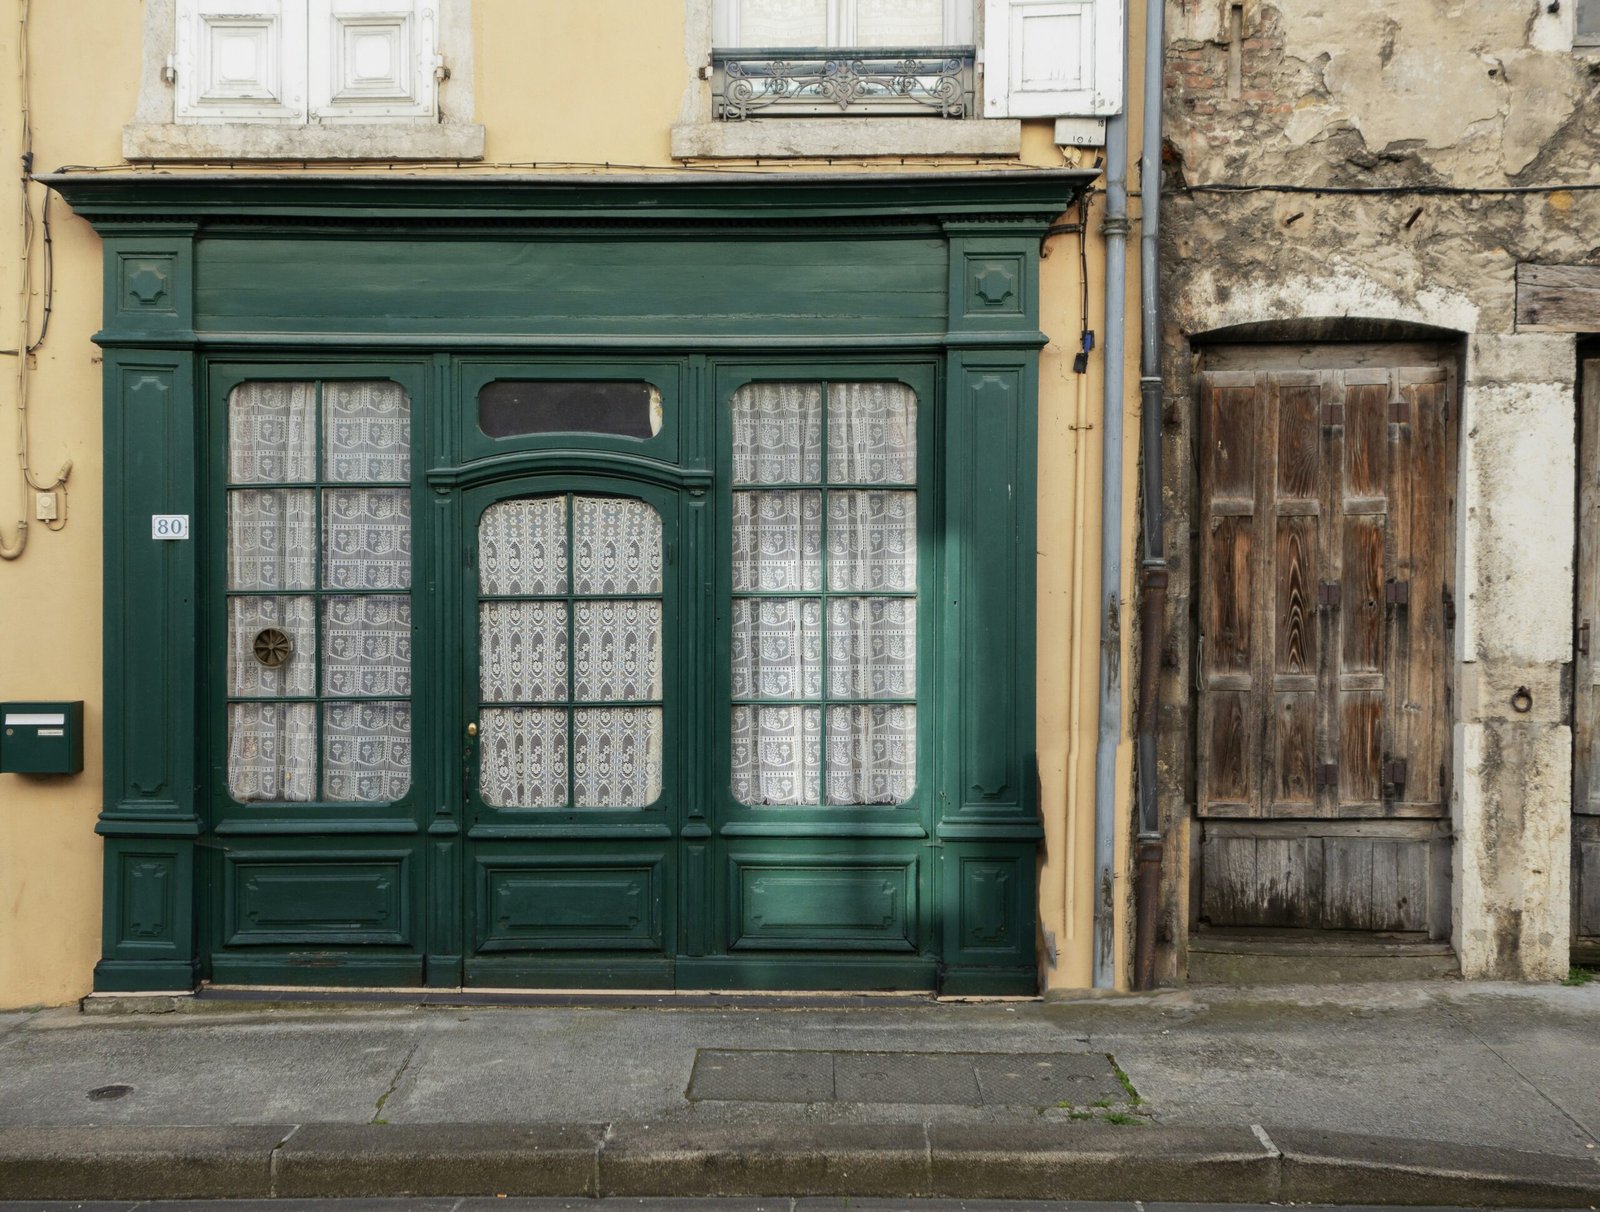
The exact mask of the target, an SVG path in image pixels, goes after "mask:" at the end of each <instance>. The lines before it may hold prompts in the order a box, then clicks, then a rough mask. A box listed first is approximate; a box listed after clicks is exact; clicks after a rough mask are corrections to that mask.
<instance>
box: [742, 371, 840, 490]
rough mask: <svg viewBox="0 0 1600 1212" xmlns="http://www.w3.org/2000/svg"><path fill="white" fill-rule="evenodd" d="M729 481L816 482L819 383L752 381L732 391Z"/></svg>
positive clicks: (819, 465) (818, 474) (819, 474)
mask: <svg viewBox="0 0 1600 1212" xmlns="http://www.w3.org/2000/svg"><path fill="white" fill-rule="evenodd" d="M731 404H732V409H733V482H734V483H735V484H795V483H801V484H815V483H816V482H817V481H818V480H820V479H821V478H822V388H821V387H819V386H817V385H816V384H814V383H810V384H808V383H751V384H749V385H747V386H745V387H741V388H740V389H739V390H738V391H736V392H734V393H733V400H732V402H731Z"/></svg>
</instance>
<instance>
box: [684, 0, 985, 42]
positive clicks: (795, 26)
mask: <svg viewBox="0 0 1600 1212" xmlns="http://www.w3.org/2000/svg"><path fill="white" fill-rule="evenodd" d="M972 5H973V0H717V4H716V10H715V19H716V29H715V32H714V35H713V38H714V41H715V44H716V45H717V46H718V47H719V48H722V47H728V48H732V47H752V48H753V47H813V48H820V47H829V46H837V47H846V46H848V47H863V48H866V47H936V46H964V45H968V44H970V43H971V42H972V39H973V29H972V26H973V22H972Z"/></svg>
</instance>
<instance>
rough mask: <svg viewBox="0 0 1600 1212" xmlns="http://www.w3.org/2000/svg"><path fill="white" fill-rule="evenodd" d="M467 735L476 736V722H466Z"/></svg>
mask: <svg viewBox="0 0 1600 1212" xmlns="http://www.w3.org/2000/svg"><path fill="white" fill-rule="evenodd" d="M467 735H468V736H477V735H478V725H477V724H476V723H472V724H468V725H467Z"/></svg>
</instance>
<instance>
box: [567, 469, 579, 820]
mask: <svg viewBox="0 0 1600 1212" xmlns="http://www.w3.org/2000/svg"><path fill="white" fill-rule="evenodd" d="M577 512H578V497H577V494H576V493H570V492H569V493H568V494H567V509H566V514H567V807H568V808H576V807H577V806H578V765H577V746H578V741H577V737H578V653H577V649H576V646H575V645H574V643H573V632H574V629H575V616H576V615H577V613H578V600H577V588H578V550H577V547H576V546H575V545H574V543H573V541H572V535H573V526H574V515H576V514H577Z"/></svg>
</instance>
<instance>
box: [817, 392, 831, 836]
mask: <svg viewBox="0 0 1600 1212" xmlns="http://www.w3.org/2000/svg"><path fill="white" fill-rule="evenodd" d="M821 408H822V411H821V422H822V436H821V438H820V446H819V448H818V450H817V469H818V477H819V487H820V488H821V491H822V518H821V522H822V550H821V552H820V553H819V554H818V563H819V565H820V569H819V571H820V572H821V575H822V581H821V588H822V610H821V616H822V617H821V618H820V619H819V620H818V622H817V626H818V629H819V631H820V636H819V639H820V641H821V654H822V655H821V658H820V665H821V668H820V669H819V671H818V672H819V675H820V677H821V679H822V684H821V685H820V686H819V687H817V691H818V697H819V698H820V699H821V700H822V706H821V707H819V708H818V709H817V717H818V718H817V742H818V745H819V746H820V748H819V749H818V751H817V766H818V769H817V792H818V795H817V803H818V804H819V805H826V804H827V802H828V689H829V688H828V475H829V472H830V471H831V470H832V469H831V468H830V467H829V465H828V464H829V462H830V459H829V447H828V383H827V381H826V380H824V381H823V383H822V406H821Z"/></svg>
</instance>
